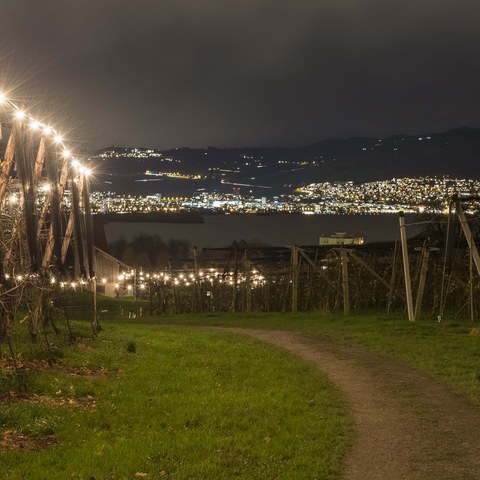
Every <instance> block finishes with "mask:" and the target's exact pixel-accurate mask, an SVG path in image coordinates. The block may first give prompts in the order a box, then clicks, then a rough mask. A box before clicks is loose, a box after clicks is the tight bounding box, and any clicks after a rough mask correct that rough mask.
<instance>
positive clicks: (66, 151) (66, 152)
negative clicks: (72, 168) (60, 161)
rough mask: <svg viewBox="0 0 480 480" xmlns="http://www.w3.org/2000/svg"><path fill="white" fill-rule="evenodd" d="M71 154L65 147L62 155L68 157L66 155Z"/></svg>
mask: <svg viewBox="0 0 480 480" xmlns="http://www.w3.org/2000/svg"><path fill="white" fill-rule="evenodd" d="M71 155H72V154H71V153H70V150H67V149H65V150H64V151H63V156H64V157H65V158H68V157H70V156H71ZM72 163H73V162H72Z"/></svg>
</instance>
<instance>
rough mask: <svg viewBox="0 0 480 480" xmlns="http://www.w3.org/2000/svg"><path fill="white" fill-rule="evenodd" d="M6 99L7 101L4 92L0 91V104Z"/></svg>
mask: <svg viewBox="0 0 480 480" xmlns="http://www.w3.org/2000/svg"><path fill="white" fill-rule="evenodd" d="M6 101H7V96H6V95H5V94H4V93H2V92H0V105H1V104H2V103H5V102H6Z"/></svg>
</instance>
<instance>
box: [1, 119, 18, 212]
mask: <svg viewBox="0 0 480 480" xmlns="http://www.w3.org/2000/svg"><path fill="white" fill-rule="evenodd" d="M15 134H16V131H15V128H11V129H10V135H9V137H8V142H7V147H6V149H5V155H4V159H3V162H2V171H1V173H0V205H1V204H2V202H3V198H4V197H5V193H6V191H7V187H8V184H9V182H10V170H11V169H12V164H13V157H14V154H15V137H16V135H15Z"/></svg>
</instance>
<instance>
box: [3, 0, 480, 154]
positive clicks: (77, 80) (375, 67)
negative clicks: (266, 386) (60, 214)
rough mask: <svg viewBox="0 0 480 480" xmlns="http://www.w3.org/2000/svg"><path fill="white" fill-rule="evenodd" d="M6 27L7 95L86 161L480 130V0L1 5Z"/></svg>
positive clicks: (13, 1)
mask: <svg viewBox="0 0 480 480" xmlns="http://www.w3.org/2000/svg"><path fill="white" fill-rule="evenodd" d="M0 15H1V30H0V31H1V37H0V38H1V40H0V89H1V90H4V91H7V92H8V93H9V97H11V98H12V99H13V100H15V101H17V102H20V103H22V104H24V105H25V106H27V107H28V108H30V109H33V110H34V112H38V113H37V116H39V117H40V119H43V115H46V116H47V117H46V118H48V119H49V118H51V119H53V124H54V126H58V130H59V131H62V132H63V131H65V130H67V137H68V138H70V139H72V140H73V141H78V142H80V143H82V144H83V145H84V146H85V147H95V148H96V147H102V146H108V145H112V144H115V145H130V146H133V145H136V146H152V147H160V148H167V147H174V146H192V147H193V146H198V147H201V146H208V145H215V146H274V145H304V144H309V143H313V142H315V141H318V140H322V139H324V138H328V137H346V136H365V135H368V136H382V137H383V136H387V135H389V134H393V133H421V132H422V133H424V132H430V131H441V130H445V129H448V128H453V127H458V126H461V125H471V126H480V120H479V114H478V105H479V104H480V61H479V58H480V33H479V32H480V30H479V23H480V2H478V0H455V1H454V0H450V1H447V0H414V1H412V0H406V1H391V0H302V1H293V0H238V1H237V0H219V1H210V0H190V1H187V0H171V1H162V0H150V1H148V0H135V1H134V0H129V1H125V0H95V1H92V0H82V1H79V0H57V1H53V0H42V1H39V0H10V1H7V0H1V1H0ZM12 89H13V90H12Z"/></svg>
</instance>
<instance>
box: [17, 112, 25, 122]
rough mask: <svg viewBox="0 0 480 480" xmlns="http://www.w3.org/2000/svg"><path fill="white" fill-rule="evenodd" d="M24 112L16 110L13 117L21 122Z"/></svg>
mask: <svg viewBox="0 0 480 480" xmlns="http://www.w3.org/2000/svg"><path fill="white" fill-rule="evenodd" d="M25 115H26V114H25V112H24V111H23V110H18V111H17V113H16V114H15V117H16V118H17V120H23V119H24V118H25Z"/></svg>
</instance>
